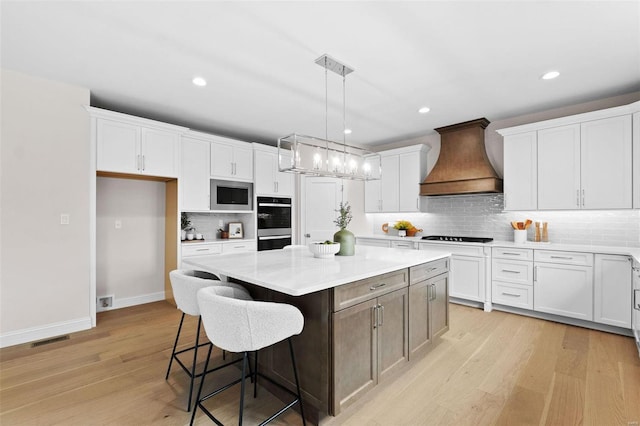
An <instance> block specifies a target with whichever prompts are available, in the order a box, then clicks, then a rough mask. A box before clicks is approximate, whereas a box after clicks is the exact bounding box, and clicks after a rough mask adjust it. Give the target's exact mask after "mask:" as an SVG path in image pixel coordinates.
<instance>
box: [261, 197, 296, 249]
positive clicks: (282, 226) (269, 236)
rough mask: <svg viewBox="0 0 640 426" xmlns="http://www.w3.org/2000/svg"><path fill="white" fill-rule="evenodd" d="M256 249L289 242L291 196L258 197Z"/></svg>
mask: <svg viewBox="0 0 640 426" xmlns="http://www.w3.org/2000/svg"><path fill="white" fill-rule="evenodd" d="M257 215H258V251H262V250H276V249H281V248H283V247H284V246H286V245H289V244H291V198H277V197H258V214H257Z"/></svg>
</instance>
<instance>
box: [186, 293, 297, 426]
mask: <svg viewBox="0 0 640 426" xmlns="http://www.w3.org/2000/svg"><path fill="white" fill-rule="evenodd" d="M198 304H199V305H200V315H201V316H202V322H203V323H204V330H205V332H206V333H207V337H208V338H209V340H210V341H211V343H213V344H214V345H216V346H217V347H219V348H221V349H224V350H227V351H229V352H236V353H240V352H242V353H244V356H243V362H242V376H241V377H240V378H239V379H237V380H235V381H233V382H231V383H229V384H227V385H225V386H223V387H221V388H219V389H217V390H215V391H213V392H211V393H209V394H208V395H205V396H202V387H203V384H204V381H205V379H206V376H203V377H202V380H201V381H200V388H199V389H198V395H197V397H196V403H195V406H194V408H193V413H192V414H191V424H193V422H194V420H195V417H196V411H197V410H198V407H200V408H201V409H202V411H204V413H205V414H206V415H207V416H208V417H209V418H210V419H211V420H213V421H214V422H215V423H216V424H218V425H221V424H222V423H220V421H219V420H218V419H216V418H215V416H214V415H213V414H212V413H211V412H210V411H209V410H207V409H206V408H205V407H204V405H203V402H204V401H206V400H207V399H209V398H211V397H213V396H215V395H217V394H219V393H220V392H223V391H225V390H227V389H229V388H231V387H232V386H234V385H236V384H238V383H241V386H240V408H239V414H238V424H239V425H242V417H243V412H244V391H245V379H246V376H247V365H248V363H249V352H254V351H255V358H254V359H255V361H256V364H255V368H254V371H253V374H254V381H253V384H254V390H253V392H254V393H253V396H254V398H255V397H256V386H257V376H258V375H260V376H261V377H263V378H265V379H267V380H269V381H270V382H271V383H273V384H274V385H276V386H278V387H280V388H282V389H283V390H284V391H286V392H287V393H289V394H290V395H291V396H293V397H295V398H294V399H293V401H291V402H289V403H288V404H286V405H285V406H284V407H282V408H281V409H280V410H278V411H277V412H276V413H274V414H273V415H271V416H270V417H269V418H268V419H266V420H264V421H263V422H262V423H260V424H261V425H264V424H267V423H269V422H270V421H272V420H273V419H275V418H276V417H278V416H279V415H280V414H282V413H284V412H285V411H286V410H288V409H289V408H291V407H293V406H294V405H295V404H300V414H301V416H302V423H303V424H304V425H306V421H305V418H304V410H303V407H302V397H301V395H300V383H299V381H298V371H297V369H296V361H295V356H294V353H293V345H292V343H291V337H292V336H294V335H296V334H300V333H301V332H302V329H303V327H304V318H303V316H302V313H301V312H300V311H299V310H298V308H296V307H295V306H291V305H287V304H285V303H272V302H259V301H252V300H238V299H233V298H232V294H231V291H230V290H229V289H227V288H224V287H207V288H203V289H202V290H200V291H198ZM285 339H287V341H288V344H289V353H290V354H291V364H292V367H293V375H294V377H295V381H296V392H293V391H291V390H290V389H288V388H286V387H284V386H283V385H282V384H280V383H277V382H275V381H273V380H272V379H271V378H269V377H267V376H264V375H262V374H260V373H259V372H258V366H257V359H258V358H257V351H258V350H259V349H262V348H266V347H268V346H271V345H274V344H276V343H278V342H281V341H283V340H285ZM209 350H211V348H209ZM207 359H208V358H207ZM207 362H208V361H207ZM206 368H207V367H206V366H205V370H206ZM207 373H208V371H207Z"/></svg>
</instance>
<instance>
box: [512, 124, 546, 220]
mask: <svg viewBox="0 0 640 426" xmlns="http://www.w3.org/2000/svg"><path fill="white" fill-rule="evenodd" d="M537 141H538V139H537V133H536V132H535V131H531V132H526V133H522V134H517V135H511V136H505V138H504V209H505V210H536V209H537V208H538V158H537V149H538V143H537Z"/></svg>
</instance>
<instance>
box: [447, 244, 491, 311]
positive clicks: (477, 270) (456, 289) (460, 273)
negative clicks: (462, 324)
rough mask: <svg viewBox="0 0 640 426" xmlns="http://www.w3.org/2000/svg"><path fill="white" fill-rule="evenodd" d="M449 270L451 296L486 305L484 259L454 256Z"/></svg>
mask: <svg viewBox="0 0 640 426" xmlns="http://www.w3.org/2000/svg"><path fill="white" fill-rule="evenodd" d="M449 268H450V269H449V277H450V288H449V295H450V296H451V297H459V298H461V299H466V300H473V301H476V302H483V303H484V286H485V277H484V274H485V259H484V257H470V256H458V255H453V256H451V265H450V267H449Z"/></svg>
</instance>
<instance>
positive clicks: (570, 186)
mask: <svg viewBox="0 0 640 426" xmlns="http://www.w3.org/2000/svg"><path fill="white" fill-rule="evenodd" d="M537 162H538V209H540V210H570V209H579V208H580V125H578V124H574V125H569V126H562V127H555V128H551V129H544V130H540V131H538V160H537Z"/></svg>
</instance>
